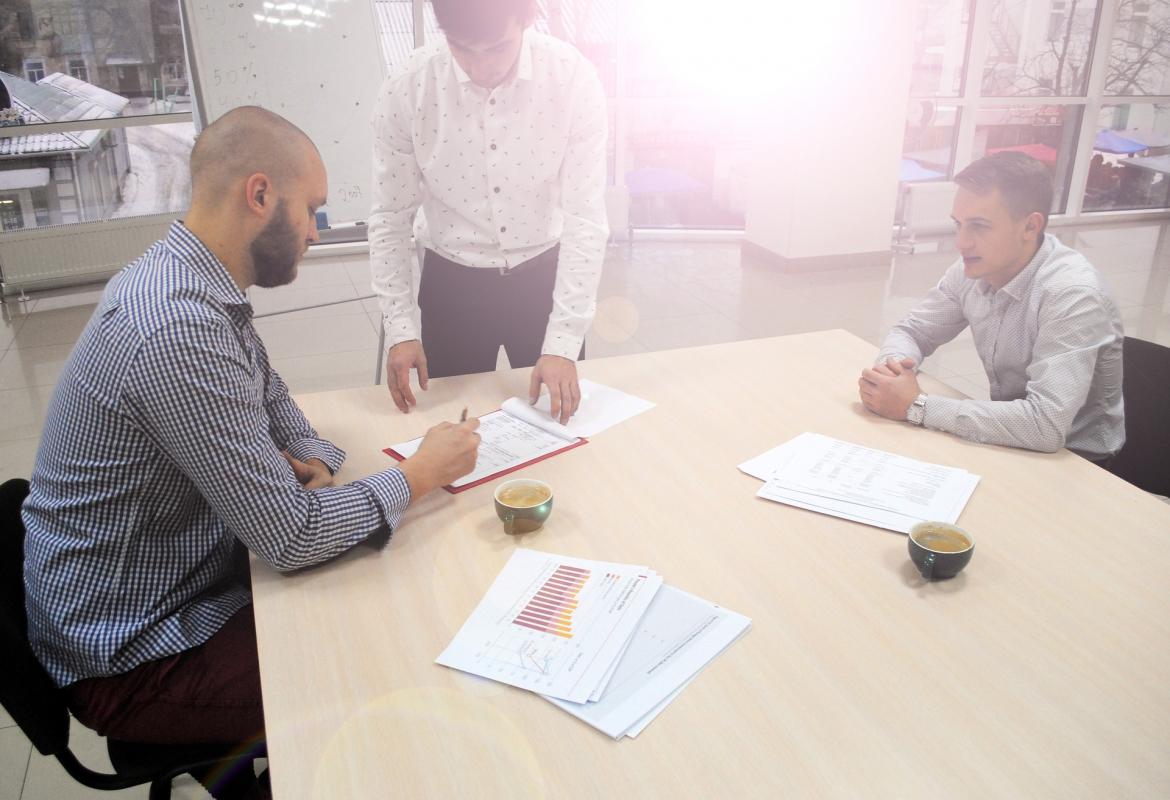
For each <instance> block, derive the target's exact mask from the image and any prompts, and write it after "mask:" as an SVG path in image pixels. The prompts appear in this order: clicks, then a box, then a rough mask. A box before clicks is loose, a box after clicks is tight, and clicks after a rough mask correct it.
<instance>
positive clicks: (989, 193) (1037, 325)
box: [859, 152, 1125, 464]
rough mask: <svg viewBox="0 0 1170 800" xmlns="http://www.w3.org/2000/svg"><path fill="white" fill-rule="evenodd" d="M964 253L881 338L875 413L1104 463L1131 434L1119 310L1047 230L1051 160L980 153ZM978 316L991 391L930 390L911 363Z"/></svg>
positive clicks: (874, 371) (870, 396) (866, 384)
mask: <svg viewBox="0 0 1170 800" xmlns="http://www.w3.org/2000/svg"><path fill="white" fill-rule="evenodd" d="M955 183H957V184H958V185H959V190H958V192H957V193H956V194H955V203H954V210H953V213H952V216H953V218H954V220H955V226H956V242H957V244H958V249H959V254H960V255H961V256H962V258H961V259H960V260H959V261H957V262H955V264H954V265H952V266H951V267H950V268H949V269H948V270H947V271H946V273H945V274H944V275H943V277H942V280H940V281H939V284H938V286H937V287H936V288H935V289H934V290H933V291H931V293H930V294H929V295H927V296H926V299H925V300H923V301H922V303H921V304H920V305H919V306H918V307H917V308H915V309H914V310H913V311H911V312H910V315H909V316H907V317H906V319H904V320H902V321H901V322H900V323H898V324H897V325H895V326H894V328H893V329H892V330H891V331H890V333H889V335H887V336H886V340H885V341H884V342H883V343H882V348H881V352H880V354H879V355H878V360H877V363H876V364H875V365H874V366H873V367H872V368H869V369H866V370H864V371H863V372H862V373H861V379H860V381H859V385H860V392H861V400H862V402H863V403H864V404H865V407H866V408H867V409H869V410H870V411H872V412H874V413H875V414H880V415H881V416H883V417H888V418H889V419H897V420H906V421H908V422H911V423H913V424H915V425H920V426H923V427H927V428H933V429H935V430H940V431H948V432H950V433H955V434H958V435H959V436H963V437H965V438H967V439H972V440H974V441H977V442H987V443H989V444H1003V445H1010V446H1012V447H1023V448H1027V449H1029V450H1040V451H1043V452H1048V453H1051V452H1055V451H1057V450H1059V449H1060V448H1061V447H1065V446H1067V447H1068V449H1070V450H1072V451H1073V452H1075V453H1078V454H1079V455H1082V456H1084V457H1085V458H1087V459H1089V460H1090V461H1094V462H1097V463H1100V464H1107V463H1108V461H1109V459H1111V458H1112V457H1113V456H1114V455H1115V454H1116V453H1117V452H1118V451H1119V450H1121V446H1122V445H1123V444H1124V443H1125V420H1124V414H1123V409H1122V400H1121V344H1122V340H1123V339H1124V332H1123V329H1122V326H1121V316H1120V314H1119V313H1118V311H1117V307H1116V306H1115V305H1114V304H1113V300H1112V299H1111V298H1110V297H1109V293H1108V291H1107V290H1106V289H1105V286H1104V284H1103V283H1102V281H1101V276H1100V275H1098V274H1097V271H1096V270H1095V269H1093V267H1092V265H1091V264H1089V262H1088V261H1087V260H1086V259H1085V257H1084V256H1082V255H1081V254H1080V253H1078V252H1077V251H1075V250H1072V249H1070V248H1068V247H1065V246H1064V245H1063V244H1061V243H1060V242H1059V241H1058V240H1057V239H1056V237H1055V236H1053V235H1052V234H1050V233H1045V227H1046V226H1047V224H1048V210H1049V209H1050V208H1051V207H1052V177H1051V175H1049V173H1048V169H1047V167H1045V166H1044V165H1043V164H1042V163H1040V162H1039V161H1037V160H1036V159H1034V158H1032V157H1030V156H1027V155H1024V154H1023V153H1013V152H1002V153H996V154H994V155H990V156H987V157H986V158H982V159H980V160H978V161H976V162H975V163H973V164H971V165H970V166H968V167H967V168H966V169H964V170H963V171H962V172H960V173H959V174H958V175H956V176H955ZM968 325H970V326H971V334H972V336H973V337H974V339H975V349H976V350H977V351H978V352H979V357H980V358H981V359H982V360H983V366H984V369H986V370H987V377H988V380H989V381H990V382H991V400H989V401H979V400H955V399H953V398H949V397H940V396H938V395H928V394H925V393H923V392H922V391H921V389H920V388H919V386H918V378H917V376H916V374H915V370H916V369H917V368H918V366H919V365H921V364H922V359H924V358H926V357H927V356H929V355H930V354H931V353H933V352H934V351H935V349H936V348H937V347H938V346H939V345H942V344H945V343H946V342H949V341H950V340H951V339H953V338H955V337H956V336H957V335H958V334H959V333H960V332H961V331H962V330H963V329H964V328H966V327H967V326H968Z"/></svg>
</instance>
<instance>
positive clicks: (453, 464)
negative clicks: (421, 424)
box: [398, 417, 479, 501]
mask: <svg viewBox="0 0 1170 800" xmlns="http://www.w3.org/2000/svg"><path fill="white" fill-rule="evenodd" d="M478 427H479V420H478V419H476V418H474V417H473V418H471V419H469V420H467V422H459V423H455V422H440V423H439V424H438V425H436V426H435V427H433V428H431V429H430V430H429V431H427V435H426V436H424V437H423V440H422V444H420V445H419V448H418V452H417V453H415V454H414V455H413V456H411V457H410V458H408V459H406V460H405V461H403V462H402V463H401V464H399V465H398V469H399V470H401V471H402V474H403V476H405V478H406V482H407V484H409V486H410V499H411V500H412V501H413V500H417V499H419V498H420V497H422V496H423V495H425V494H426V493H427V492H429V491H431V490H432V489H436V488H438V487H440V486H446V485H447V484H449V483H451V482H452V481H455V480H458V479H459V478H462V477H463V476H464V475H466V474H467V473H469V472H471V471H472V470H473V469H475V458H476V456H477V455H478V453H479V434H478V433H476V432H475V429H476V428H478Z"/></svg>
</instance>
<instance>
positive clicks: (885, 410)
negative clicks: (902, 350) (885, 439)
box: [857, 358, 922, 420]
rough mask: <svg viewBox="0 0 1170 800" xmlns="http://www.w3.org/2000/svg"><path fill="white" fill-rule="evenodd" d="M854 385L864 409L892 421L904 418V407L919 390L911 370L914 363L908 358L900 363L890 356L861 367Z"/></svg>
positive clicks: (912, 399) (916, 379) (916, 377)
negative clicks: (872, 364)
mask: <svg viewBox="0 0 1170 800" xmlns="http://www.w3.org/2000/svg"><path fill="white" fill-rule="evenodd" d="M857 385H858V387H860V392H859V393H860V395H861V402H862V404H863V405H864V406H865V407H866V408H867V409H868V410H870V411H872V412H873V413H875V414H878V415H880V416H883V417H885V418H886V419H896V420H905V419H906V410H907V409H908V408H910V404H911V403H913V402H914V398H916V397H918V395H919V394H920V393H921V391H922V390H921V389H920V388H919V387H918V376H917V375H916V374H915V373H914V362H913V361H911V360H910V359H908V358H905V359H902V361H900V362H899V361H894V360H893V359H890V360H889V361H887V362H886V363H885V364H883V365H880V366H877V367H874V368H872V369H866V370H862V372H861V378H860V379H859V380H858V381H857Z"/></svg>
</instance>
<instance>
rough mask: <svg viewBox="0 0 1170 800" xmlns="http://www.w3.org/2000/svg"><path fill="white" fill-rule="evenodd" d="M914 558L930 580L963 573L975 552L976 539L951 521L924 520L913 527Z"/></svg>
mask: <svg viewBox="0 0 1170 800" xmlns="http://www.w3.org/2000/svg"><path fill="white" fill-rule="evenodd" d="M908 547H909V549H910V559H911V560H912V561H913V562H914V566H916V567H918V572H919V573H920V574H921V575H922V577H923V578H926V580H928V581H937V580H945V579H946V578H953V577H955V576H956V575H958V574H959V572H960V571H961V570H962V569H963V567H965V566H967V562H968V561H970V560H971V555H972V554H973V553H974V552H975V539H974V538H972V536H971V534H969V533H967V531H965V530H963V529H962V528H960V527H958V526H956V525H951V524H950V523H947V522H920V523H918V524H917V525H915V526H914V527H913V528H911V529H910V540H909V543H908Z"/></svg>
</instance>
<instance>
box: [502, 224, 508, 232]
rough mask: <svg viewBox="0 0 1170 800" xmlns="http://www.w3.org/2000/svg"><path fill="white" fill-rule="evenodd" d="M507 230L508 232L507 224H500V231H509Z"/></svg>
mask: <svg viewBox="0 0 1170 800" xmlns="http://www.w3.org/2000/svg"><path fill="white" fill-rule="evenodd" d="M507 232H508V226H507V225H501V226H500V233H507Z"/></svg>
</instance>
